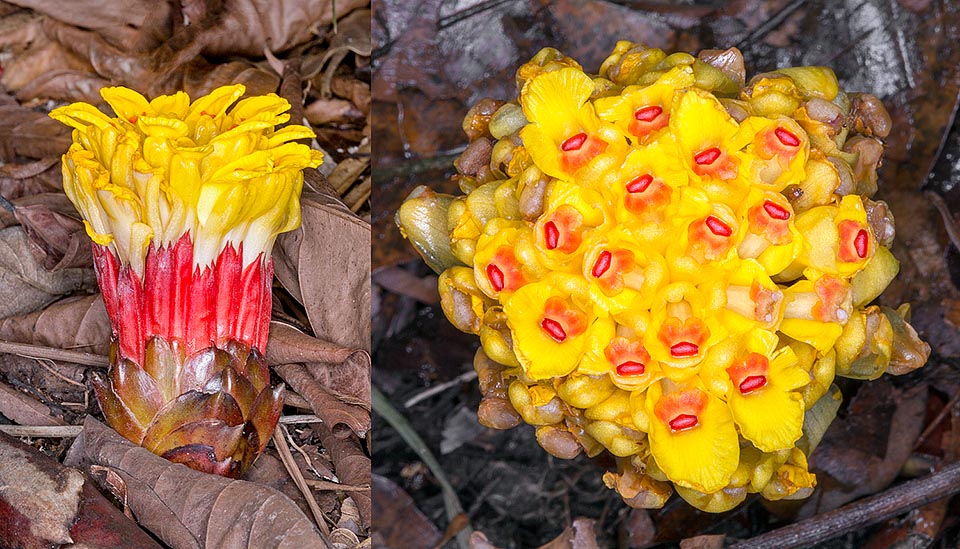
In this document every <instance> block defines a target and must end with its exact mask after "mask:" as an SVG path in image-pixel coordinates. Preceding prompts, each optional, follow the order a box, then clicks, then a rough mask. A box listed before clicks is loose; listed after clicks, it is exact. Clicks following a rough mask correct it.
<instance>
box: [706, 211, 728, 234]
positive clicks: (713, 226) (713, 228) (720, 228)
mask: <svg viewBox="0 0 960 549" xmlns="http://www.w3.org/2000/svg"><path fill="white" fill-rule="evenodd" d="M704 223H706V224H707V228H709V229H710V232H711V233H713V234H715V235H717V236H730V235H732V234H733V229H731V228H730V226H729V225H727V224H726V223H724V222H723V221H720V220H719V219H717V218H716V217H714V216H712V215H711V216H708V217H707V219H705V220H704Z"/></svg>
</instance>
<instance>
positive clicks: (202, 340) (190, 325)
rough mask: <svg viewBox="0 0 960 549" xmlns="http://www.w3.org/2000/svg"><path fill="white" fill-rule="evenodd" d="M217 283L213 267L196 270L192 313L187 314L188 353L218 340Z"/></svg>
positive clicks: (192, 290)
mask: <svg viewBox="0 0 960 549" xmlns="http://www.w3.org/2000/svg"><path fill="white" fill-rule="evenodd" d="M216 289H217V285H216V280H215V279H214V275H213V269H211V268H210V266H205V267H203V269H202V270H201V269H200V268H199V267H198V268H197V269H195V270H194V272H193V277H192V279H191V282H190V313H189V315H188V316H187V320H188V321H187V334H186V343H187V355H191V354H193V353H194V352H196V351H200V350H202V349H206V348H207V347H209V346H210V345H211V344H212V343H214V342H215V340H216V334H215V332H214V326H216V322H217V314H216V311H217V301H216V298H217V293H216Z"/></svg>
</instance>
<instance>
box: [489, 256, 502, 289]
mask: <svg viewBox="0 0 960 549" xmlns="http://www.w3.org/2000/svg"><path fill="white" fill-rule="evenodd" d="M487 279H488V280H490V285H491V286H493V289H494V290H495V291H497V292H499V291H500V290H502V289H503V271H501V270H500V267H497V266H496V265H494V264H493V263H491V264H489V265H487Z"/></svg>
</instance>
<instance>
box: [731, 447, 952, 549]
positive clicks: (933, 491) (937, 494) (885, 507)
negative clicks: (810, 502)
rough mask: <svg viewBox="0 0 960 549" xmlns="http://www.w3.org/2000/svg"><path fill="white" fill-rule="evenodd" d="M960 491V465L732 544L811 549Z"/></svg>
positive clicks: (751, 548) (759, 548)
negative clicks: (808, 548) (805, 548)
mask: <svg viewBox="0 0 960 549" xmlns="http://www.w3.org/2000/svg"><path fill="white" fill-rule="evenodd" d="M957 492H960V462H957V463H952V464H950V465H949V466H947V467H945V468H943V469H942V470H941V471H939V472H937V473H934V474H932V475H929V476H927V477H924V478H919V479H916V480H911V481H908V482H905V483H903V484H901V485H900V486H896V487H894V488H891V489H889V490H887V491H885V492H881V493H879V494H876V495H874V496H871V497H869V498H864V499H862V500H860V501H857V502H854V503H851V504H848V505H845V506H843V507H841V508H839V509H834V510H833V511H829V512H827V513H823V514H822V515H817V516H815V517H813V518H809V519H807V520H803V521H800V522H798V523H796V524H791V525H790V526H784V527H783V528H778V529H776V530H773V531H772V532H767V533H766V534H762V535H760V536H756V537H754V538H750V539H748V540H745V541H743V542H741V543H738V544H736V545H733V546H732V547H736V548H737V549H748V548H749V549H762V548H770V549H787V548H790V547H813V546H815V545H817V544H819V543H821V542H823V541H826V540H828V539H831V538H835V537H837V536H841V535H843V534H846V533H847V532H850V531H853V530H861V529H863V528H864V527H866V526H869V525H871V524H876V523H878V522H880V521H883V520H886V519H888V518H891V517H895V516H897V515H900V514H902V513H905V512H907V511H909V510H911V509H915V508H917V507H920V506H921V505H926V504H927V503H930V502H933V501H937V500H938V499H942V498H945V497H948V496H952V495H953V494H956V493H957Z"/></svg>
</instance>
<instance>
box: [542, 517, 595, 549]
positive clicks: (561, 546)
mask: <svg viewBox="0 0 960 549" xmlns="http://www.w3.org/2000/svg"><path fill="white" fill-rule="evenodd" d="M595 528H596V521H595V520H593V519H588V518H578V519H574V521H573V524H571V525H570V526H568V527H567V528H566V530H564V531H563V532H561V533H560V535H559V536H557V537H556V538H555V539H554V540H552V541H550V542H549V543H547V544H546V545H541V546H540V549H597V548H598V547H599V546H598V545H597V533H596V532H595Z"/></svg>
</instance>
